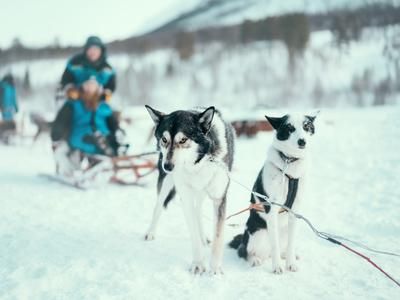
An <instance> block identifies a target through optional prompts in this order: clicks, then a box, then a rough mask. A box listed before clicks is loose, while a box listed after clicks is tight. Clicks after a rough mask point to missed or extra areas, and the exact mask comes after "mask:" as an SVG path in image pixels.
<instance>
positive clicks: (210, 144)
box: [145, 106, 234, 274]
mask: <svg viewBox="0 0 400 300" xmlns="http://www.w3.org/2000/svg"><path fill="white" fill-rule="evenodd" d="M146 108H147V110H148V112H149V113H150V116H151V118H152V119H153V121H154V122H155V124H156V130H155V137H156V139H157V146H158V149H159V150H160V156H159V161H158V169H159V178H158V186H157V190H158V201H157V204H156V206H155V208H154V212H153V219H152V221H151V224H150V228H149V230H148V231H147V234H146V236H145V239H146V240H152V239H154V235H155V232H156V228H157V223H158V220H159V218H160V214H161V212H162V208H163V207H167V205H168V203H169V202H170V201H171V200H172V199H173V198H174V196H175V194H178V195H179V196H180V198H181V200H182V207H183V210H184V215H185V218H186V223H187V226H188V228H189V231H190V235H191V242H192V253H193V264H192V267H191V272H193V273H202V272H204V271H205V264H204V259H205V257H204V255H205V247H206V245H207V240H206V238H205V235H204V231H203V226H202V220H201V219H202V202H203V200H204V198H206V197H208V198H210V199H211V200H212V201H213V203H214V217H215V230H214V237H213V242H212V254H211V263H210V268H211V270H210V271H211V273H213V274H218V273H221V272H222V271H221V260H222V254H223V235H224V221H225V208H226V194H227V189H228V186H229V176H228V174H227V173H226V170H225V169H224V168H222V167H221V165H220V164H223V165H224V166H225V167H226V169H228V170H231V168H232V163H233V152H234V131H233V128H232V126H231V125H230V124H228V123H226V122H224V121H223V119H222V117H221V115H220V113H219V112H218V111H217V110H215V108H214V107H209V108H207V109H206V110H192V111H183V110H179V111H175V112H172V113H170V114H164V113H161V112H159V111H157V110H155V109H153V108H151V107H149V106H146Z"/></svg>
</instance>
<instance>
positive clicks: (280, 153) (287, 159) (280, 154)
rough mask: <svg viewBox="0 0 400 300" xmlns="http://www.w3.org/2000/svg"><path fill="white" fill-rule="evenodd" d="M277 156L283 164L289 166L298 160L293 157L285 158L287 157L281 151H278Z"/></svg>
mask: <svg viewBox="0 0 400 300" xmlns="http://www.w3.org/2000/svg"><path fill="white" fill-rule="evenodd" d="M278 154H279V156H280V158H281V159H282V160H283V161H284V162H285V163H288V164H291V163H293V162H295V161H297V160H299V158H297V157H293V156H287V155H285V154H284V153H283V152H282V151H279V150H278Z"/></svg>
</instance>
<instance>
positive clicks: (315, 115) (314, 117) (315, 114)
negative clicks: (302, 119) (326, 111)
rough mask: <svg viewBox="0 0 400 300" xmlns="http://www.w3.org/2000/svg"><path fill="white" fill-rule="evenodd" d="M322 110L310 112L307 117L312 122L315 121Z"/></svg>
mask: <svg viewBox="0 0 400 300" xmlns="http://www.w3.org/2000/svg"><path fill="white" fill-rule="evenodd" d="M320 112H321V111H320V110H317V111H316V112H314V113H312V114H310V115H306V118H307V119H309V120H310V121H311V123H314V121H315V119H316V118H317V116H318V115H319V113H320Z"/></svg>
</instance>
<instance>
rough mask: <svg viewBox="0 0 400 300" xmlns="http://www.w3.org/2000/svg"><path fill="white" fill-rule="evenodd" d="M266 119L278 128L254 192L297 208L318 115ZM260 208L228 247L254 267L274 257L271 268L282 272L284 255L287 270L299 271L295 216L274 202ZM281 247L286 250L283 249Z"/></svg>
mask: <svg viewBox="0 0 400 300" xmlns="http://www.w3.org/2000/svg"><path fill="white" fill-rule="evenodd" d="M266 118H267V119H268V121H269V122H270V124H271V125H272V127H273V128H274V130H275V137H274V140H273V143H272V145H271V147H270V148H269V150H268V155H267V159H266V161H265V163H264V166H263V167H262V169H261V171H260V172H259V174H258V177H257V179H256V181H255V183H254V186H253V191H254V192H256V193H259V194H262V195H267V196H268V197H269V199H270V200H271V201H274V202H277V203H280V204H283V205H285V206H286V207H288V208H291V209H293V210H295V211H296V210H297V209H298V207H299V204H300V202H301V201H302V198H303V193H304V182H305V177H306V174H305V173H306V162H307V155H306V153H307V148H308V142H309V139H310V137H311V136H312V135H313V134H314V132H315V127H314V120H315V118H316V116H304V115H298V114H293V115H285V116H283V117H281V118H273V117H268V116H266ZM250 201H251V203H253V204H256V203H260V204H262V203H263V202H266V201H265V199H262V198H259V197H257V196H255V195H254V194H252V195H251V199H250ZM260 208H261V210H257V209H251V210H250V216H249V218H248V220H247V223H246V230H245V231H244V233H243V234H240V235H237V236H236V237H234V239H233V240H232V241H231V242H230V244H229V246H230V247H232V248H234V249H237V251H238V255H239V256H240V257H242V258H244V259H247V260H248V261H249V262H250V264H251V265H252V266H257V265H260V264H261V263H262V262H263V261H264V260H265V259H266V258H267V257H269V256H271V258H272V271H273V272H274V273H276V274H281V273H282V272H283V268H282V265H281V257H282V258H286V269H287V270H289V271H293V272H295V271H297V266H296V254H295V250H294V234H295V217H294V216H293V215H292V214H289V213H288V212H287V211H285V210H283V209H281V208H280V207H277V206H275V205H273V206H268V205H265V206H263V205H260ZM267 224H268V227H267ZM285 248H286V249H285ZM281 249H285V250H286V251H285V250H284V251H282V252H281Z"/></svg>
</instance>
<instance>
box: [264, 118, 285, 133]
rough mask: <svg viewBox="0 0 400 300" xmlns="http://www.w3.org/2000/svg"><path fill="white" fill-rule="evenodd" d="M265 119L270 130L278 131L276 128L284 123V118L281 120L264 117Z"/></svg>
mask: <svg viewBox="0 0 400 300" xmlns="http://www.w3.org/2000/svg"><path fill="white" fill-rule="evenodd" d="M265 118H266V119H267V120H268V122H269V124H271V126H272V128H274V129H275V130H278V128H279V127H280V126H281V125H282V124H283V123H284V122H285V119H286V117H285V116H283V117H281V118H276V117H268V116H265Z"/></svg>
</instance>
